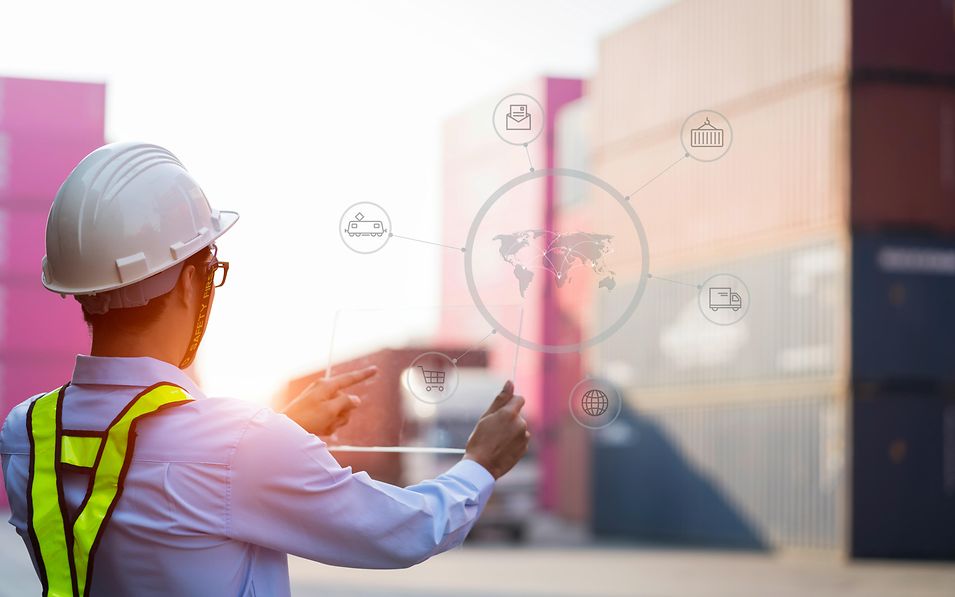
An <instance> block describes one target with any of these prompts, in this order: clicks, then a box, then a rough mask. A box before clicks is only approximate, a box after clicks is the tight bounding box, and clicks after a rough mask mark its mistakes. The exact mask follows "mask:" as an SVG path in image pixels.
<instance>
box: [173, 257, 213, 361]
mask: <svg viewBox="0 0 955 597" xmlns="http://www.w3.org/2000/svg"><path fill="white" fill-rule="evenodd" d="M207 269H208V270H209V273H208V275H207V276H206V283H205V286H203V288H202V302H201V303H200V304H199V312H198V313H196V324H195V326H193V328H192V338H190V339H189V347H188V348H187V349H186V354H185V356H183V357H182V361H181V362H180V363H179V368H180V369H185V368H186V367H188V366H189V365H191V364H192V361H193V360H194V359H195V358H196V351H198V350H199V343H200V342H202V336H203V334H205V333H206V324H207V323H208V322H209V304H210V303H211V301H212V286H213V278H215V275H216V268H214V267H210V268H207Z"/></svg>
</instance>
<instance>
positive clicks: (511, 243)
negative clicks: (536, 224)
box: [493, 229, 617, 297]
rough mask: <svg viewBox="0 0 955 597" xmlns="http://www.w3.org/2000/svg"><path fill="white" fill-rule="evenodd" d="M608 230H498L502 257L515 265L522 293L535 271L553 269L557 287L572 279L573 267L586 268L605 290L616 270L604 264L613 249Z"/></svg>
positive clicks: (613, 280)
mask: <svg viewBox="0 0 955 597" xmlns="http://www.w3.org/2000/svg"><path fill="white" fill-rule="evenodd" d="M612 239H613V236H611V235H609V234H594V233H590V232H551V231H549V230H540V229H530V230H520V231H518V232H512V233H510V234H498V235H497V236H495V237H494V238H493V240H495V241H498V242H500V247H499V250H500V253H501V258H502V259H504V261H505V262H507V264H508V265H510V266H511V267H513V268H514V277H515V278H517V285H518V290H520V293H521V296H522V297H523V296H525V293H526V292H527V289H528V288H530V285H531V283H532V282H533V281H534V278H535V273H536V272H537V271H539V270H544V271H548V272H550V273H552V274H553V275H554V279H555V281H556V282H557V287H558V288H563V287H564V286H565V285H566V284H567V283H568V282H570V281H571V280H573V279H574V277H575V275H574V271H575V270H577V269H578V268H586V269H587V270H588V271H592V272H593V273H594V274H596V275H597V277H598V282H597V287H598V288H606V289H607V290H608V291H610V290H613V289H614V288H616V286H617V282H616V278H615V274H614V272H613V271H611V270H609V269H608V268H607V265H606V263H605V259H606V257H607V255H609V254H610V253H612V252H613V247H612V245H611V240H612Z"/></svg>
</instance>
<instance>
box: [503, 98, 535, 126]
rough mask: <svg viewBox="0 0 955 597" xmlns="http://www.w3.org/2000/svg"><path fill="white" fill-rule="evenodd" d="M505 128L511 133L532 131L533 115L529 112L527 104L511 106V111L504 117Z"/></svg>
mask: <svg viewBox="0 0 955 597" xmlns="http://www.w3.org/2000/svg"><path fill="white" fill-rule="evenodd" d="M504 128H505V129H506V130H509V131H529V130H531V115H530V114H529V113H528V112H527V104H511V105H510V110H509V111H508V113H507V115H506V116H505V117H504Z"/></svg>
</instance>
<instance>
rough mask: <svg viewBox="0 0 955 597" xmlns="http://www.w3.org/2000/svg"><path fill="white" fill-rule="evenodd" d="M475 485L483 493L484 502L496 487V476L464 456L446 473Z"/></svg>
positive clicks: (482, 499)
mask: <svg viewBox="0 0 955 597" xmlns="http://www.w3.org/2000/svg"><path fill="white" fill-rule="evenodd" d="M445 474H447V475H451V476H453V477H455V478H457V479H460V480H462V481H465V482H467V483H468V484H470V485H473V486H474V487H475V489H477V490H478V493H479V494H480V495H481V501H482V502H483V501H484V500H486V499H487V498H488V497H490V495H491V491H492V490H493V489H494V476H493V475H492V474H491V473H489V472H488V471H487V469H486V468H484V467H483V466H481V465H480V464H478V463H477V462H474V461H473V460H470V459H467V458H463V459H461V461H460V462H458V463H457V464H455V465H454V466H452V467H451V468H450V469H448V472H447V473H445Z"/></svg>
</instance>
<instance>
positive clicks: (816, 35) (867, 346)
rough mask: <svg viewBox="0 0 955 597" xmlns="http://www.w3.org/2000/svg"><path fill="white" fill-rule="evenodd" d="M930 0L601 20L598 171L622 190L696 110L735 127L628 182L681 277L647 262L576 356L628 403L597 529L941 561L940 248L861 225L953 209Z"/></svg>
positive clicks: (945, 289) (948, 28)
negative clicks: (596, 341)
mask: <svg viewBox="0 0 955 597" xmlns="http://www.w3.org/2000/svg"><path fill="white" fill-rule="evenodd" d="M946 10H947V11H949V12H950V11H951V10H952V8H951V6H949V7H948V9H945V7H944V6H943V4H940V3H918V4H917V5H915V6H906V7H904V8H903V7H899V6H895V5H894V4H892V3H888V2H881V1H879V2H873V3H869V2H865V3H860V2H856V3H850V2H849V1H848V0H846V1H842V2H830V1H828V0H812V1H807V2H799V3H792V2H786V1H784V0H771V1H766V2H758V3H757V2H749V1H746V0H727V1H724V2H720V3H709V2H704V1H702V0H687V1H684V2H680V3H678V4H675V5H673V6H671V7H669V8H667V9H665V10H663V11H661V12H659V13H657V14H655V15H652V16H650V17H649V18H646V19H643V20H641V21H639V22H637V23H634V24H633V25H632V26H630V27H627V28H625V29H623V30H622V31H620V32H618V33H616V34H613V35H611V36H609V37H608V38H607V39H605V40H604V42H603V44H602V47H601V56H600V67H599V70H598V73H597V76H596V77H595V80H594V82H593V86H592V88H591V90H590V101H591V103H592V107H593V116H594V122H595V128H594V143H595V150H594V156H593V162H594V170H595V173H596V174H598V175H599V176H601V177H603V178H605V179H606V180H608V181H611V182H612V183H613V184H616V185H618V186H621V187H625V188H626V189H629V188H638V187H639V186H640V185H641V184H642V183H643V182H644V181H646V180H649V179H650V178H651V177H652V176H653V175H654V174H656V173H657V171H659V170H660V169H661V168H662V167H663V166H665V165H666V164H668V163H671V162H672V161H673V160H674V159H675V158H676V157H678V156H679V155H680V154H681V153H682V148H681V146H680V144H679V130H680V125H681V123H682V121H683V119H684V118H685V117H686V116H687V115H689V114H690V113H692V112H694V111H696V110H698V109H704V108H707V109H715V110H718V111H720V112H722V113H723V114H725V115H726V116H728V117H729V120H730V121H731V123H732V126H733V133H734V141H733V146H732V149H731V151H730V152H729V153H728V154H727V155H726V157H724V158H723V159H721V160H719V161H717V162H714V163H698V162H694V161H692V160H689V159H687V160H683V161H681V162H679V163H678V164H677V165H676V166H675V167H674V168H673V169H672V170H671V171H670V172H669V173H667V175H666V176H664V177H661V178H660V179H659V180H656V181H654V182H653V183H652V185H651V186H648V187H647V188H646V189H645V190H643V191H641V192H640V193H639V194H638V195H637V196H635V197H634V205H635V208H636V209H637V211H638V212H639V214H640V216H641V218H642V219H643V223H644V226H645V227H646V229H647V235H648V237H649V243H650V251H651V272H652V273H654V274H656V275H658V276H664V277H666V278H670V279H673V280H677V281H680V282H684V283H686V284H688V285H689V286H681V285H678V284H671V283H668V282H666V281H663V280H657V281H652V282H651V284H650V286H649V287H648V290H647V292H646V294H645V296H644V299H643V302H642V304H641V306H640V308H639V309H638V311H637V313H636V315H635V316H634V317H633V318H632V320H631V322H630V323H629V324H628V326H627V327H626V328H625V329H624V330H622V331H621V332H620V333H619V334H618V335H617V336H615V337H614V338H612V339H611V340H609V341H607V342H606V343H604V344H603V345H602V346H601V347H600V350H599V352H598V353H596V354H595V355H592V358H591V360H592V362H593V363H594V368H596V369H598V370H600V371H602V372H604V373H605V374H607V375H609V376H612V377H615V378H616V381H617V382H618V384H620V385H621V386H622V387H624V388H625V389H626V396H627V402H628V405H629V407H630V408H629V410H628V412H627V414H626V416H625V417H624V420H623V421H621V423H622V424H620V425H617V429H615V430H613V431H611V430H610V429H608V430H607V431H606V432H605V433H602V434H598V435H597V436H596V439H597V446H596V450H595V459H596V460H595V464H594V477H595V485H594V487H595V493H594V496H593V499H594V507H593V520H594V524H595V527H596V529H597V530H598V531H599V532H604V533H616V534H625V535H636V536H646V537H655V538H661V539H670V540H684V541H685V540H700V541H706V542H715V543H733V544H740V545H748V546H767V547H770V546H811V547H831V548H837V549H841V550H844V551H846V552H847V553H852V554H854V555H860V556H868V555H879V556H899V555H903V556H904V555H917V556H934V557H955V534H952V533H951V532H950V529H951V528H952V523H953V519H955V480H953V479H955V473H953V472H952V471H953V470H955V435H953V434H955V423H952V421H955V414H953V413H955V406H952V404H953V402H952V397H951V396H949V395H948V394H946V390H945V389H944V388H947V387H950V385H949V382H950V380H951V379H952V377H953V376H955V374H953V373H952V371H953V369H952V368H951V363H952V360H953V359H952V356H953V350H952V349H950V348H948V345H947V343H948V342H949V339H950V338H951V337H952V332H953V331H955V325H953V323H955V320H953V318H952V317H951V316H949V314H948V312H947V311H946V306H947V305H950V304H951V303H950V302H948V303H946V302H945V298H944V297H945V296H947V293H950V292H951V288H949V286H951V284H952V282H951V279H952V278H951V276H952V275H953V272H952V271H951V269H950V267H951V266H950V264H949V262H950V261H953V260H955V253H950V252H948V253H947V252H946V251H950V250H951V246H949V245H951V241H948V240H937V239H936V240H931V241H930V240H929V239H927V238H917V239H914V240H913V239H912V238H905V239H902V240H898V239H896V240H891V239H888V238H886V237H885V236H884V235H885V233H886V231H887V230H906V231H910V232H912V231H915V232H916V233H917V234H922V233H924V232H925V231H928V230H931V231H933V234H936V235H937V234H947V233H951V232H952V231H953V230H955V208H953V207H952V206H953V205H955V116H953V115H955V103H953V97H952V96H953V93H955V84H953V80H955V78H953V75H955V32H953V30H952V23H953V15H952V14H949V13H948V12H945V11H946ZM920 31H925V35H924V36H923V35H921V34H920V33H919V32H920ZM730 32H732V35H730ZM887 40H891V43H889V42H887ZM945 50H947V52H946V51H945ZM625 192H626V191H625ZM853 234H855V236H853ZM900 243H901V244H900ZM933 243H934V244H933ZM938 243H941V245H942V246H939V245H938ZM889 245H891V246H895V247H896V249H895V253H894V254H893V253H892V252H891V247H889V248H888V249H887V247H888V246H889ZM886 251H889V252H888V253H887V252H886ZM913 251H914V252H915V253H916V254H918V255H921V257H918V256H916V257H912V253H913ZM900 252H901V253H900ZM900 254H901V255H902V256H900ZM880 255H881V257H880ZM893 255H894V256H893ZM905 255H908V256H905ZM924 262H930V263H932V264H934V265H933V266H931V267H929V268H928V269H929V270H931V271H927V270H926V269H925V267H926V266H924ZM887 263H889V264H891V263H895V264H898V263H909V264H910V267H911V264H912V263H916V264H918V263H922V264H923V265H922V266H918V265H916V267H921V268H922V269H920V270H919V271H914V272H913V271H911V269H909V270H905V268H904V267H903V268H902V270H896V271H891V270H886V267H887V265H886V264H887ZM940 264H941V265H940ZM945 264H949V265H945ZM720 272H728V273H733V274H735V275H737V276H739V277H741V278H742V279H743V280H744V281H745V282H746V284H747V286H748V287H749V291H750V293H751V296H752V306H751V310H750V311H749V313H748V314H747V316H746V317H745V318H744V319H743V320H742V321H741V322H739V323H738V324H736V325H733V326H728V327H718V326H713V325H711V324H709V322H707V321H706V320H705V319H704V318H702V317H701V316H700V314H699V312H698V310H697V306H696V294H695V290H694V289H693V288H692V285H695V284H699V283H701V282H702V281H703V280H704V279H705V278H706V277H708V276H709V275H711V274H715V273H720ZM635 282H636V281H635V280H632V281H631V282H630V284H631V285H632V284H635ZM621 294H622V295H623V296H624V298H626V293H614V294H611V295H606V296H605V297H604V299H603V303H602V305H600V308H598V310H597V311H598V312H600V311H604V310H606V309H607V308H611V310H612V304H611V303H612V302H613V301H615V300H620V299H619V298H618V297H620V296H621ZM850 330H851V331H850ZM923 332H924V333H923ZM902 413H904V415H903V414H902ZM893 428H897V429H898V431H897V432H892V431H891V429H893ZM916 436H917V437H916ZM850 438H851V439H850ZM847 465H848V466H849V467H851V474H846V472H845V470H846V468H845V467H846V466H847ZM850 483H851V484H850ZM847 506H848V507H847ZM845 528H848V529H849V532H848V533H845V532H844V529H845Z"/></svg>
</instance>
